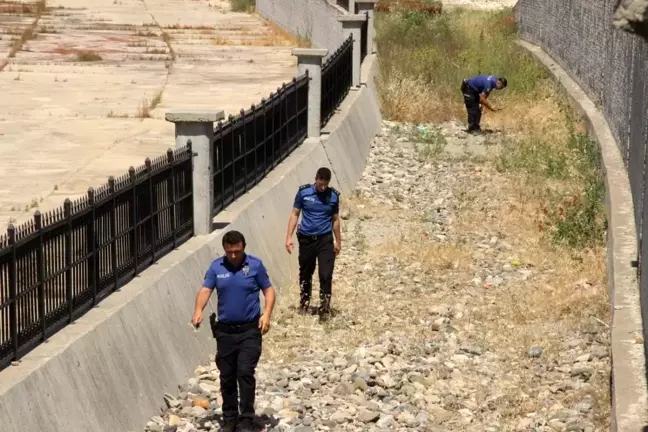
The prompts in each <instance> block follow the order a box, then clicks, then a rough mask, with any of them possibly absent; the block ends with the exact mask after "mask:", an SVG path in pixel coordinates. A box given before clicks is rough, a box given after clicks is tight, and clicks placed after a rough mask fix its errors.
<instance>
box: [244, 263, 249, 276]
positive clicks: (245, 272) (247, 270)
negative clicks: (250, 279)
mask: <svg viewBox="0 0 648 432" xmlns="http://www.w3.org/2000/svg"><path fill="white" fill-rule="evenodd" d="M248 273H250V267H249V266H248V265H247V264H246V265H245V266H244V267H243V274H244V275H245V276H247V275H248Z"/></svg>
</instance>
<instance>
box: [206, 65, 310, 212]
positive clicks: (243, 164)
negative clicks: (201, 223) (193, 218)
mask: <svg viewBox="0 0 648 432" xmlns="http://www.w3.org/2000/svg"><path fill="white" fill-rule="evenodd" d="M308 82H309V78H308V74H305V75H302V76H300V77H299V78H293V80H292V82H290V83H288V84H284V85H283V86H282V87H281V88H279V89H277V92H276V93H271V94H270V97H269V99H263V100H262V101H261V103H260V104H259V105H256V106H255V105H252V108H251V109H249V110H248V111H244V110H241V113H240V115H239V116H237V117H233V116H230V118H229V119H228V120H227V122H225V123H219V124H218V126H217V128H216V130H215V131H214V149H213V150H214V153H213V154H214V156H213V157H214V164H213V169H214V174H213V176H214V215H216V214H217V213H218V212H220V211H221V210H222V209H223V208H225V207H226V206H227V205H229V204H230V203H231V202H232V201H234V200H235V199H237V198H238V197H240V196H241V195H243V194H244V193H246V192H247V191H248V190H250V189H251V188H252V187H254V186H255V185H256V184H257V183H259V182H260V181H261V179H263V177H265V176H266V175H267V174H268V173H269V172H270V171H271V170H272V169H273V168H274V167H276V166H277V165H278V164H279V163H280V162H281V161H282V160H284V159H285V158H286V156H288V155H289V154H290V153H291V152H292V151H293V150H294V149H295V148H297V146H299V145H300V144H301V143H302V142H303V141H304V140H305V139H306V135H307V131H308Z"/></svg>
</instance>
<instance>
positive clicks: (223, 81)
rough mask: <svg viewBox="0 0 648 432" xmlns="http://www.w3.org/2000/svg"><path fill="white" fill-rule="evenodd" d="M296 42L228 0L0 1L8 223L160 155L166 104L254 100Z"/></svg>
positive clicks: (284, 68)
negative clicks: (41, 5) (233, 7)
mask: <svg viewBox="0 0 648 432" xmlns="http://www.w3.org/2000/svg"><path fill="white" fill-rule="evenodd" d="M30 26H31V27H32V28H33V29H34V31H33V36H31V37H24V35H25V34H26V33H25V31H26V30H27V36H29V28H30ZM21 38H23V39H25V43H24V44H23V46H22V48H21V49H20V50H18V51H17V52H16V53H15V56H14V57H12V56H11V52H12V47H13V46H15V45H16V44H18V45H20V43H19V42H20V39H21ZM16 39H18V42H17V41H16ZM295 44H296V42H295V41H292V40H290V39H289V37H288V36H286V35H285V34H283V33H282V32H280V31H278V30H277V29H276V28H274V27H272V26H269V25H268V24H267V23H265V22H264V21H262V19H261V18H258V17H257V16H255V15H250V14H243V13H235V12H232V11H231V10H229V2H228V1H227V0H112V1H110V2H107V1H103V2H100V1H98V0H84V1H81V0H47V4H46V8H45V9H44V11H43V12H42V14H41V16H40V17H39V16H38V4H36V3H18V2H5V1H3V0H0V69H2V72H0V89H1V90H0V95H1V97H0V148H2V154H3V157H2V158H1V159H0V232H2V231H4V229H5V227H6V226H7V224H8V223H9V222H14V223H20V222H22V221H24V220H27V219H29V218H31V215H32V214H33V212H34V211H35V210H36V209H37V208H38V209H40V210H41V211H47V210H49V209H52V208H55V207H58V206H59V205H61V204H62V203H63V200H64V199H65V198H66V197H70V198H73V197H78V196H80V195H81V194H84V193H85V191H86V190H87V189H88V187H90V186H93V187H97V186H99V185H101V184H103V183H104V182H105V181H106V179H107V178H108V177H109V176H110V175H115V176H119V175H122V174H125V173H126V171H127V169H128V167H129V166H130V165H135V166H137V165H140V164H143V162H144V159H145V158H146V157H147V156H149V157H155V156H158V155H161V154H163V153H164V152H165V151H166V149H167V148H169V147H172V146H173V145H174V135H173V124H171V123H168V122H166V121H165V120H164V113H165V112H166V111H167V110H168V109H170V108H190V107H196V108H203V109H205V108H209V109H224V110H225V112H226V115H227V114H229V113H236V112H238V111H239V110H240V109H241V108H248V107H249V106H250V105H251V104H253V103H257V102H258V101H260V100H261V98H262V97H263V96H266V95H268V94H269V93H270V92H271V91H274V90H275V89H276V88H277V87H278V86H280V85H281V84H282V83H283V82H287V81H289V80H291V79H292V77H293V76H294V75H295V73H296V59H295V58H294V57H292V56H291V55H290V48H291V47H292V46H295ZM94 54H97V55H99V56H100V58H101V59H100V60H97V61H92V60H93V58H92V57H93V55H94ZM4 63H6V64H5V65H4V68H3V64H4ZM160 96H161V99H160ZM147 111H148V112H147ZM147 115H149V116H150V117H146V116H147Z"/></svg>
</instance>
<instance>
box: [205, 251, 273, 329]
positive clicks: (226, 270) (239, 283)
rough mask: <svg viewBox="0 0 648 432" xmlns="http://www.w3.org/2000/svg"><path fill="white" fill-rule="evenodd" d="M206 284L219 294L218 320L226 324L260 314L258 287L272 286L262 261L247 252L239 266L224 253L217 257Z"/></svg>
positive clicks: (255, 317)
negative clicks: (229, 260) (230, 261)
mask: <svg viewBox="0 0 648 432" xmlns="http://www.w3.org/2000/svg"><path fill="white" fill-rule="evenodd" d="M203 286H204V287H205V288H209V289H216V291H217V293H218V320H219V321H220V322H223V323H229V324H237V323H247V322H251V321H254V320H256V319H258V318H259V317H260V316H261V307H260V305H259V290H265V289H266V288H269V287H270V286H271V283H270V278H269V277H268V272H267V271H266V268H265V266H264V265H263V262H262V261H261V260H260V259H259V258H256V257H254V256H252V255H248V254H246V255H245V257H244V258H243V263H242V264H241V266H240V267H238V268H235V267H234V266H232V265H231V264H230V263H229V262H228V261H227V259H226V258H225V257H224V256H223V257H220V258H218V259H216V260H214V261H213V262H212V263H211V265H210V266H209V268H208V269H207V272H206V273H205V280H204V281H203Z"/></svg>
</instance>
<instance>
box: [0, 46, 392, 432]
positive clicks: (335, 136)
mask: <svg viewBox="0 0 648 432" xmlns="http://www.w3.org/2000/svg"><path fill="white" fill-rule="evenodd" d="M376 67H377V66H376V64H375V57H374V56H373V55H372V56H368V57H367V59H365V62H364V67H363V69H364V72H363V76H364V77H371V76H373V75H374V74H375V68H376ZM372 86H373V80H369V86H368V87H364V86H362V87H361V88H360V89H359V90H353V91H351V93H350V94H349V96H347V99H346V100H345V102H344V105H343V106H342V107H341V112H339V113H338V114H336V116H335V117H334V119H332V120H331V125H330V127H329V128H327V132H329V134H328V135H327V136H325V138H323V139H322V140H307V141H306V142H305V143H304V144H302V146H301V147H300V148H298V149H297V150H296V151H295V152H293V154H291V155H290V157H288V158H287V159H286V160H285V161H284V162H283V163H282V164H281V165H280V166H279V167H277V168H276V169H275V170H274V171H273V172H271V173H270V174H269V175H268V177H267V178H265V179H264V180H263V181H262V182H261V183H260V184H259V185H258V186H257V187H255V188H254V189H253V190H251V191H250V192H249V193H248V194H246V195H245V196H243V197H241V198H240V199H238V200H237V201H236V202H235V203H233V204H232V205H231V206H230V207H229V208H228V209H227V210H226V211H224V212H222V213H221V214H219V215H218V217H217V218H216V220H215V221H216V222H227V223H229V225H228V226H227V227H226V228H224V229H220V230H217V231H215V232H213V233H212V234H210V235H209V236H202V237H195V238H193V239H191V240H190V241H189V242H187V243H185V244H184V245H183V246H182V247H181V248H180V249H179V250H176V251H174V252H172V253H170V254H169V255H167V256H166V257H164V258H163V259H161V260H160V261H159V262H158V263H157V264H156V265H154V266H152V267H150V268H149V269H147V270H146V271H144V272H143V273H142V274H141V276H140V277H138V278H137V279H136V280H135V281H133V282H131V283H130V284H128V285H127V286H125V287H123V288H122V289H121V290H120V291H119V292H116V293H114V294H112V295H111V296H110V297H108V298H107V299H105V300H104V301H103V302H102V303H101V304H100V305H99V306H98V307H97V308H95V309H93V310H91V311H90V312H88V313H87V314H86V315H84V316H83V317H82V318H80V319H79V320H77V321H76V322H75V323H73V324H72V325H69V326H67V327H66V328H65V329H63V330H62V331H60V332H59V333H57V334H56V335H55V336H54V337H52V338H51V339H50V341H49V342H47V343H44V344H42V345H40V346H39V347H38V348H36V349H35V350H33V351H32V352H31V353H30V354H29V355H27V356H26V357H25V358H24V360H23V361H22V362H21V363H20V365H18V366H15V367H11V368H9V369H7V370H5V371H3V372H2V374H1V376H0V424H1V425H2V428H3V430H7V431H21V432H32V431H33V432H37V431H38V432H60V431H66V432H77V431H78V432H87V431H124V432H125V431H136V430H141V427H142V424H144V423H145V422H146V420H147V419H148V418H149V417H150V415H151V413H154V412H157V411H158V409H159V407H160V405H161V400H160V395H162V394H164V393H169V392H170V393H174V392H175V390H176V388H177V386H178V385H180V384H183V383H185V382H186V381H187V379H188V378H189V377H191V376H192V373H193V370H194V368H195V367H196V365H199V364H203V363H205V362H206V361H208V360H209V356H210V355H211V354H212V353H213V339H212V338H211V335H210V331H209V329H208V328H207V327H208V326H205V327H204V328H201V329H200V330H199V331H198V332H195V333H194V331H193V329H192V328H191V327H190V325H189V319H190V317H191V313H192V311H193V302H194V296H195V293H196V291H197V290H198V288H199V287H200V284H201V282H202V278H203V275H204V272H205V269H206V268H207V266H208V265H209V263H210V262H211V261H212V260H213V259H214V258H216V257H217V256H219V255H220V254H221V251H222V248H221V238H222V234H223V233H224V231H225V230H229V229H237V230H240V231H242V232H243V233H244V234H245V235H246V237H247V238H248V242H249V245H248V251H249V252H250V253H252V254H255V255H258V256H260V257H262V258H263V260H264V261H265V263H266V265H267V267H268V269H269V272H270V276H271V278H272V280H273V283H274V284H275V285H276V286H277V287H278V288H279V292H280V293H281V286H282V285H284V284H286V283H289V281H291V280H292V278H293V276H295V275H296V260H297V259H296V256H294V255H293V256H290V255H288V254H287V253H286V252H285V250H284V235H285V229H286V224H287V220H288V215H289V213H290V209H291V208H292V202H293V198H294V194H295V192H296V190H297V187H298V186H299V185H300V184H303V183H307V182H309V181H312V180H313V178H314V175H315V172H316V170H317V168H319V167H320V166H327V167H330V168H331V169H332V170H333V172H334V173H335V177H334V178H333V181H332V184H333V185H334V186H336V187H339V188H340V189H341V191H342V192H343V193H345V192H348V191H350V190H351V189H352V187H353V186H354V183H355V182H356V181H357V180H358V179H359V178H360V176H361V174H362V171H363V169H364V165H365V162H366V159H367V156H368V153H369V146H370V143H371V141H372V139H373V138H374V136H375V135H377V134H378V133H379V132H380V129H381V117H380V112H379V110H378V104H377V100H376V97H375V91H374V89H373V88H372ZM280 295H281V294H280ZM214 307H215V304H212V305H210V306H208V307H207V310H206V312H207V314H209V313H211V310H212V309H213V308H214Z"/></svg>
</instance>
